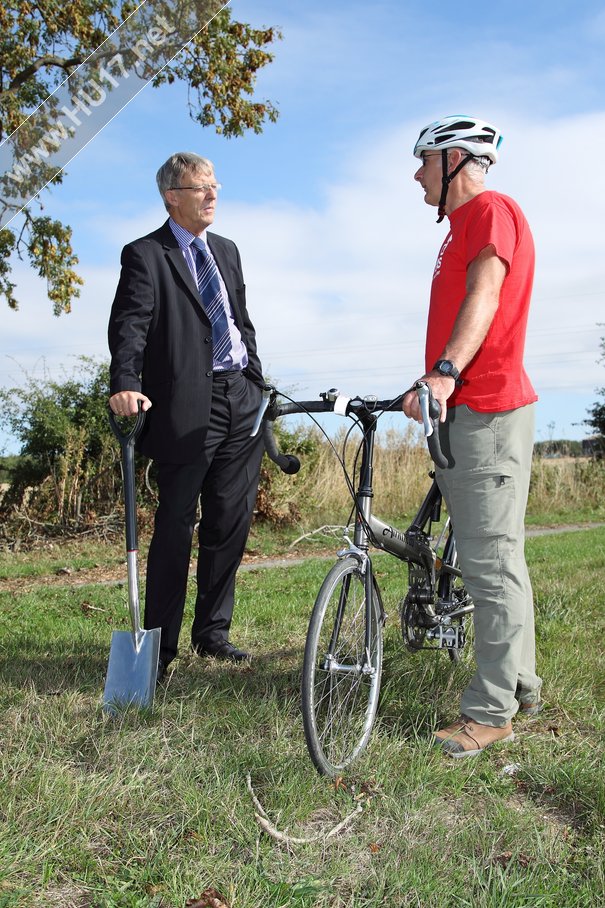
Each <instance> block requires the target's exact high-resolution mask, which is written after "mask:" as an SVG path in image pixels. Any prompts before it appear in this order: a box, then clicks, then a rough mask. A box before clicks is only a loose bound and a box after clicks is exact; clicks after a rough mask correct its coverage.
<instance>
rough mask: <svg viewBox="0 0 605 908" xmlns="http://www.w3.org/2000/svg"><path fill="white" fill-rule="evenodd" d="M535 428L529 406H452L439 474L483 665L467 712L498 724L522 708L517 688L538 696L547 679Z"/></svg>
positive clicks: (465, 704)
mask: <svg viewBox="0 0 605 908" xmlns="http://www.w3.org/2000/svg"><path fill="white" fill-rule="evenodd" d="M533 428H534V408H533V405H531V404H530V405H529V406H525V407H519V408H518V409H516V410H508V411H506V412H503V413H479V412H477V411H474V410H471V409H470V408H469V407H467V406H465V405H461V406H457V407H452V408H450V409H449V410H448V414H447V420H446V423H445V424H444V426H443V427H442V430H441V440H442V445H443V450H444V453H445V454H446V456H447V457H448V459H449V461H450V467H449V468H448V469H445V470H441V469H439V470H437V472H436V476H437V482H438V484H439V488H440V489H441V491H442V493H443V496H444V498H445V501H446V504H447V508H448V512H449V514H450V517H451V519H452V525H453V528H454V533H455V535H456V544H457V548H458V559H459V562H460V570H461V572H462V577H463V580H464V583H465V586H466V588H467V590H468V592H469V593H470V595H471V596H472V598H473V601H474V604H475V611H474V614H473V620H474V626H475V659H476V663H477V670H476V672H475V674H474V676H473V677H472V679H471V681H470V684H469V685H468V687H467V688H466V690H465V692H464V694H463V697H462V705H461V712H462V713H463V714H464V715H467V716H469V717H470V718H471V719H474V721H475V722H482V723H484V724H486V725H494V726H498V727H501V726H503V725H505V724H506V723H507V722H508V721H509V720H510V718H511V717H512V716H513V715H514V714H515V713H516V712H517V709H518V703H517V700H516V699H515V695H516V694H517V696H519V695H523V694H529V693H535V694H539V692H540V688H541V685H542V682H541V680H540V678H539V677H538V676H537V675H536V655H535V634H534V604H533V595H532V588H531V583H530V579H529V574H528V571H527V565H526V563H525V528H524V527H525V508H526V505H527V496H528V492H529V480H530V474H531V458H532V452H533Z"/></svg>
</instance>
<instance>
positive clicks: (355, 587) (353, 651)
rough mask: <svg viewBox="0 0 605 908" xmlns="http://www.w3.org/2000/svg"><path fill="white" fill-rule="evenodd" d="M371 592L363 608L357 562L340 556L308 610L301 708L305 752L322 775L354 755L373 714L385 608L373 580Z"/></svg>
mask: <svg viewBox="0 0 605 908" xmlns="http://www.w3.org/2000/svg"><path fill="white" fill-rule="evenodd" d="M367 569H368V570H370V566H369V565H368V568H367ZM372 591H373V592H372V602H371V607H370V609H369V610H367V609H366V594H365V578H364V575H363V574H362V573H361V570H360V565H359V562H358V560H357V559H356V558H345V559H343V560H342V561H339V562H338V563H337V564H335V565H334V567H333V568H332V569H331V570H330V572H329V574H328V575H327V577H326V579H325V580H324V582H323V584H322V587H321V589H320V591H319V594H318V596H317V600H316V602H315V606H314V608H313V613H312V615H311V621H310V623H309V630H308V633H307V642H306V645H305V657H304V663H303V676H302V713H303V722H304V729H305V738H306V741H307V747H308V749H309V754H310V755H311V759H312V760H313V763H314V764H315V766H316V767H317V769H318V770H319V772H320V773H322V774H324V775H330V776H335V775H338V774H339V773H341V772H342V771H343V770H345V769H346V768H347V767H348V766H350V764H351V763H353V762H354V760H356V759H357V757H358V756H359V755H360V754H361V752H362V751H363V750H364V748H365V747H366V745H367V743H368V741H369V738H370V735H371V733H372V727H373V725H374V719H375V718H376V710H377V708H378V695H379V693H380V679H381V674H382V626H383V614H384V613H383V610H382V604H381V601H380V591H379V589H378V586H377V584H376V581H375V580H374V579H373V583H372ZM367 617H369V621H370V627H369V634H368V635H366V619H367ZM368 644H369V645H368Z"/></svg>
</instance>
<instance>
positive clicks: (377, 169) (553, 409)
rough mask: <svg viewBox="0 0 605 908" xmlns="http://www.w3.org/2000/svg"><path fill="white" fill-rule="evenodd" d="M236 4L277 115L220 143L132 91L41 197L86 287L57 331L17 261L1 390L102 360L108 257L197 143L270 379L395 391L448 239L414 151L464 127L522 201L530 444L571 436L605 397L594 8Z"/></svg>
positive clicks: (5, 322) (1, 320)
mask: <svg viewBox="0 0 605 908" xmlns="http://www.w3.org/2000/svg"><path fill="white" fill-rule="evenodd" d="M232 9H233V14H234V16H235V17H236V18H239V19H242V20H243V21H248V22H251V23H252V24H254V25H259V26H260V25H275V26H278V27H279V28H281V30H282V32H283V40H282V41H281V42H279V43H278V44H277V45H276V47H275V53H276V60H275V62H274V63H273V64H272V65H271V66H270V67H268V68H267V69H266V71H265V72H263V73H262V74H261V77H260V79H259V81H258V86H257V92H256V94H257V96H258V97H261V98H270V99H271V100H272V101H274V102H275V103H277V105H278V107H279V110H280V114H281V115H280V118H279V120H278V122H277V123H276V124H274V125H268V126H267V127H266V129H265V132H264V133H263V134H262V135H260V136H254V135H251V136H247V137H245V138H244V139H233V140H229V141H227V140H225V139H223V138H221V137H218V136H216V135H215V134H214V133H213V132H212V131H211V130H203V129H201V128H200V127H198V126H196V125H195V124H194V123H193V122H192V121H190V120H189V118H188V114H187V110H186V93H185V90H184V89H183V87H182V86H172V87H166V88H163V89H161V90H158V91H154V90H152V89H150V88H147V89H145V90H144V91H143V92H141V93H140V94H139V95H138V96H137V97H136V98H135V99H134V100H133V101H132V102H131V103H130V104H129V105H128V107H127V108H126V109H125V110H123V111H122V112H121V114H119V116H117V117H116V118H115V120H114V121H112V122H111V123H110V124H109V125H108V126H107V127H106V128H105V129H104V130H103V131H102V132H101V133H100V134H99V135H98V136H97V137H96V138H95V139H94V140H93V141H92V142H91V143H90V144H89V145H88V146H87V147H86V148H85V149H83V151H82V152H80V154H79V155H78V157H77V158H75V159H74V160H73V161H72V162H71V163H70V164H69V166H68V168H67V177H66V179H65V182H64V185H63V186H62V187H60V188H59V189H57V190H56V191H55V192H53V194H52V195H49V194H45V197H44V202H45V210H46V213H48V214H51V215H53V216H56V217H59V218H61V219H63V220H64V221H66V222H68V223H70V224H71V225H72V227H73V230H74V245H75V248H76V250H77V252H78V254H79V256H80V271H81V273H82V275H83V276H84V278H85V279H86V286H85V288H84V289H83V292H82V297H81V299H80V300H79V301H77V302H76V303H75V305H74V311H73V312H72V314H71V315H69V316H62V317H60V318H58V319H57V318H55V317H53V316H52V313H51V305H50V303H49V302H48V301H47V300H46V298H45V293H44V285H43V284H42V283H41V282H40V281H38V280H36V279H35V278H34V276H33V275H32V274H31V273H30V272H29V271H28V270H27V268H25V267H24V266H18V267H17V268H16V276H17V284H18V289H17V297H18V298H19V300H20V302H21V309H20V311H19V312H18V313H13V312H11V311H9V310H8V308H4V309H0V325H1V335H0V384H2V385H13V384H16V383H20V382H21V381H22V379H23V375H24V374H25V373H28V374H34V375H41V374H43V372H44V370H46V371H47V372H50V373H51V374H52V375H53V376H54V377H59V376H60V374H61V371H62V370H63V369H68V370H69V369H70V368H71V366H72V364H73V362H74V359H73V358H74V356H77V355H78V354H81V353H83V354H87V355H98V356H103V355H106V354H107V350H106V340H105V338H106V325H107V317H108V314H109V308H110V305H111V301H112V298H113V293H114V290H115V285H116V282H117V278H118V272H119V256H120V250H121V248H122V246H123V245H124V243H126V242H128V241H129V240H131V239H134V238H135V237H136V236H141V235H142V234H144V233H147V232H148V231H150V230H152V229H154V228H155V227H156V226H159V224H160V223H161V222H162V221H163V219H164V209H163V206H162V203H161V201H160V199H159V196H158V195H157V192H156V189H155V180H154V177H155V172H156V170H157V168H158V166H159V165H160V164H161V163H162V162H163V161H164V160H165V159H166V158H167V157H168V156H169V154H171V153H172V152H173V151H176V150H193V151H197V152H198V153H200V154H203V155H205V156H207V157H209V158H211V159H212V160H214V162H215V164H216V171H217V175H218V177H219V179H220V181H221V182H222V183H223V185H224V190H223V192H222V194H221V198H220V202H219V211H218V215H217V219H216V222H215V229H216V230H217V232H219V233H223V234H225V235H226V236H230V237H232V238H233V239H234V240H235V241H236V242H237V244H238V246H239V247H240V250H241V253H242V258H243V262H244V269H245V274H246V283H247V288H248V302H249V308H250V312H251V315H252V318H253V320H254V322H255V324H256V327H257V333H258V339H259V351H260V353H261V356H262V358H263V362H264V364H265V367H266V370H267V371H268V372H269V373H270V374H271V376H272V377H273V378H274V380H277V381H278V382H279V383H281V384H282V385H284V386H289V387H292V386H296V388H297V389H298V391H299V392H300V394H301V395H304V396H310V397H313V396H315V395H316V394H317V393H318V392H319V391H321V390H324V389H326V388H328V387H333V386H338V387H339V388H340V389H341V390H342V391H343V392H346V393H348V394H355V393H362V394H365V393H377V394H379V395H380V396H390V395H391V394H392V395H394V394H396V393H398V392H399V391H400V390H402V389H403V388H405V387H408V386H409V384H410V383H411V382H412V381H413V380H414V379H415V378H416V377H417V375H418V374H420V373H421V371H422V362H423V344H424V328H425V320H426V309H427V301H428V293H429V288H430V278H431V274H432V269H433V264H434V260H435V256H436V254H437V251H438V249H439V247H440V245H441V242H442V240H443V237H444V235H445V232H446V229H447V228H446V224H445V223H444V224H442V225H437V224H436V223H435V219H436V218H435V212H434V210H433V209H431V208H428V207H427V206H425V205H424V203H423V201H422V193H421V190H420V189H419V187H418V186H417V185H416V184H414V182H413V179H412V176H413V173H414V171H415V169H416V167H415V159H414V158H413V157H412V154H411V150H412V148H413V145H414V142H415V140H416V137H417V135H418V132H419V130H420V128H421V127H422V126H424V125H426V124H427V123H428V122H430V121H432V120H434V119H436V118H438V117H441V116H445V115H448V114H452V113H467V114H475V115H477V116H480V117H483V118H485V119H488V120H491V121H493V122H494V123H496V124H497V125H498V126H499V127H500V128H501V130H502V132H503V134H504V137H505V139H504V144H503V146H502V156H501V161H500V162H499V163H498V165H497V166H496V167H495V168H493V169H492V171H491V172H490V174H489V176H488V186H489V187H490V188H494V189H498V190H500V191H503V192H506V193H508V194H510V195H512V196H514V197H515V198H516V199H517V201H519V203H520V204H521V205H522V207H523V208H524V210H525V212H526V214H527V217H528V219H529V221H530V224H531V226H532V230H533V233H534V238H535V241H536V248H537V270H536V281H535V290H534V300H533V306H532V313H531V317H530V323H529V330H528V340H527V348H526V367H527V370H528V372H529V374H530V377H531V378H532V380H533V382H534V385H535V387H536V390H537V391H538V394H539V395H540V401H539V404H538V408H537V429H538V436H537V437H538V438H542V439H544V438H548V437H550V436H554V437H561V436H565V437H571V438H578V437H582V436H583V435H584V434H585V430H584V428H583V427H582V426H580V425H577V424H578V423H580V422H581V421H582V419H584V417H585V415H586V409H587V408H588V407H589V406H590V405H591V404H592V403H593V402H594V401H595V400H596V393H595V388H597V387H600V386H602V385H605V371H604V366H603V364H599V362H598V359H599V338H600V337H601V336H602V335H603V334H605V328H599V326H598V323H602V322H605V305H604V303H605V256H604V254H603V253H604V250H603V236H604V230H603V225H602V215H601V211H602V208H603V203H604V200H605V168H603V166H602V161H601V158H602V152H601V148H602V147H603V146H604V145H605V91H604V88H605V85H604V82H605V79H604V76H603V65H602V60H603V55H604V52H605V9H604V8H603V6H602V4H600V3H593V2H581V0H580V2H576V3H575V4H573V8H572V4H570V3H569V2H565V3H563V2H549V3H546V2H533V3H531V4H527V3H521V2H516V0H513V2H508V3H507V4H505V5H504V4H502V5H492V6H489V5H487V4H486V5H484V6H480V7H478V6H477V5H476V4H472V5H466V6H465V5H457V6H455V7H453V6H452V5H450V4H446V3H442V2H433V3H431V4H426V3H416V2H407V3H401V2H397V0H383V2H376V3H372V4H367V3H363V4H362V3H356V2H333V3H332V4H330V5H329V6H325V5H324V4H322V3H319V2H317V0H309V2H307V3H306V4H304V5H303V4H294V3H283V2H281V3H280V2H277V0H263V2H255V0H251V2H234V3H232ZM4 446H5V449H6V450H10V449H11V448H13V447H14V443H13V442H12V441H11V440H10V439H8V440H5V445H4ZM1 447H2V443H1V442H0V448H1Z"/></svg>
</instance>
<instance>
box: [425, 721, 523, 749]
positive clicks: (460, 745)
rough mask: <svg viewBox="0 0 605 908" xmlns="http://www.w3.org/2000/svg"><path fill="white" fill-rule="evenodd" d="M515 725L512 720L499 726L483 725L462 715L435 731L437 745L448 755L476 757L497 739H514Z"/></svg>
mask: <svg viewBox="0 0 605 908" xmlns="http://www.w3.org/2000/svg"><path fill="white" fill-rule="evenodd" d="M514 738H515V736H514V734H513V727H512V725H511V723H510V722H507V723H506V725H502V726H501V727H499V728H497V727H495V726H494V725H482V724H481V723H480V722H475V721H474V720H473V719H469V717H468V716H460V718H459V719H456V721H455V722H453V723H452V725H448V727H447V728H442V729H441V731H438V732H436V733H435V742H434V743H435V745H436V746H438V747H441V749H442V750H443V752H444V753H446V754H447V755H448V757H454V759H460V758H461V757H476V756H477V754H480V753H481V751H482V750H485V748H486V747H489V745H490V744H495V743H496V742H497V741H503V742H504V741H513V740H514Z"/></svg>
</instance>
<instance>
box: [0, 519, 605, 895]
mask: <svg viewBox="0 0 605 908" xmlns="http://www.w3.org/2000/svg"><path fill="white" fill-rule="evenodd" d="M527 549H528V559H529V563H530V570H531V574H532V579H533V582H534V587H535V595H536V609H537V620H538V630H537V634H538V651H539V668H540V671H541V674H542V675H543V677H544V681H545V687H544V697H545V701H546V708H545V710H544V711H543V712H542V713H541V714H540V715H539V716H538V717H536V718H534V719H518V720H516V721H515V731H516V736H517V737H516V741H515V742H514V743H512V744H510V745H506V746H501V747H499V748H494V749H493V750H492V751H491V752H488V753H486V754H484V755H482V756H481V757H480V758H478V759H477V760H470V761H459V762H458V761H448V760H447V759H445V758H444V757H442V756H441V755H440V754H439V753H437V752H434V751H433V749H432V748H431V746H430V735H431V731H432V729H433V728H434V727H435V725H438V724H440V723H443V722H444V721H446V720H449V719H451V718H453V717H454V716H455V715H456V712H457V705H458V698H459V694H460V691H461V690H462V688H463V686H464V684H465V680H466V678H467V677H468V675H469V673H470V671H471V670H472V666H471V663H470V662H465V663H463V664H461V665H459V666H457V667H456V668H455V669H452V668H451V667H450V664H449V661H448V660H447V658H446V657H445V656H444V655H442V654H439V655H433V654H428V653H421V654H417V655H412V654H410V653H408V652H407V651H406V650H404V648H403V645H402V643H401V635H400V632H399V628H398V614H397V603H398V600H399V598H400V597H401V596H402V595H403V592H404V590H403V584H402V577H401V573H400V571H401V568H398V566H397V565H396V564H392V563H391V561H392V560H391V559H387V558H385V557H384V556H378V557H377V558H376V567H377V571H378V576H379V578H380V581H381V584H382V586H383V590H384V594H385V599H386V606H387V611H388V612H389V614H390V620H389V622H388V624H387V636H386V643H385V673H384V682H383V690H382V695H381V705H380V720H379V722H378V725H377V728H376V732H375V734H374V737H373V739H372V742H371V745H370V748H369V749H368V751H367V754H366V755H365V756H364V758H363V759H362V760H361V762H360V763H359V764H358V765H357V766H356V767H355V770H354V772H353V773H352V774H351V775H349V776H347V777H345V778H344V779H342V780H339V781H338V782H337V783H336V784H335V783H334V782H330V781H328V780H326V779H323V778H320V777H319V776H318V775H317V774H316V773H315V771H314V769H313V768H312V766H311V763H310V761H309V758H308V756H307V753H306V749H305V745H304V739H303V734H302V727H301V717H300V709H299V681H300V678H299V675H300V666H301V658H302V648H303V644H304V636H305V631H306V625H307V622H308V618H309V614H310V609H311V606H312V602H313V599H314V596H315V592H316V590H317V588H318V586H319V583H320V581H321V579H322V577H323V575H324V574H325V572H326V570H327V565H326V562H325V561H321V560H319V559H317V558H311V559H309V560H307V561H306V562H305V563H304V564H302V565H294V566H291V567H288V568H283V567H281V568H273V569H268V568H260V567H257V568H253V569H252V570H247V571H245V572H242V573H241V574H240V577H239V585H238V600H237V604H236V611H235V621H234V627H233V639H234V640H235V641H236V642H237V643H238V644H241V645H243V646H245V647H249V648H250V649H251V650H252V651H253V652H254V654H255V659H254V661H253V663H252V665H251V666H250V667H240V666H235V667H229V666H225V665H224V664H221V663H216V662H214V661H213V660H200V659H198V658H197V657H193V656H191V655H190V654H188V653H187V652H186V642H187V635H186V632H184V635H183V641H182V642H183V647H182V651H183V655H182V657H181V658H180V659H178V660H177V661H176V662H175V663H173V667H174V671H173V672H172V673H171V675H170V677H169V679H168V683H167V684H166V685H165V686H164V687H163V688H161V689H160V692H159V695H158V697H157V699H156V705H155V708H154V711H153V713H152V714H141V713H137V712H129V713H127V714H125V715H123V716H122V717H121V718H120V719H119V720H113V719H110V718H109V717H107V716H106V715H105V714H104V713H103V712H102V710H101V706H100V698H101V693H102V688H103V683H104V676H105V671H106V666H107V656H108V650H109V642H110V636H111V630H112V629H113V628H126V627H128V614H127V607H126V590H125V588H124V586H123V585H115V584H107V583H99V582H96V583H88V584H84V585H81V584H79V583H78V582H75V581H77V579H78V577H79V576H80V575H79V574H78V572H77V568H81V569H82V570H83V571H89V572H90V571H92V572H94V570H95V564H97V563H98V562H100V561H103V564H104V566H105V568H109V566H110V565H111V566H112V569H111V570H110V571H109V570H107V571H106V572H105V574H102V572H100V573H99V578H97V579H101V576H104V577H105V576H107V575H108V574H109V575H111V576H113V575H114V574H115V573H116V572H118V573H119V572H121V573H122V574H123V565H121V561H123V556H121V555H120V553H119V549H118V548H117V547H116V548H115V550H114V549H111V550H108V552H109V553H107V552H102V553H101V552H97V553H96V555H95V553H94V551H93V549H92V548H91V552H90V553H89V554H82V553H80V554H79V555H78V558H79V559H80V560H79V561H78V560H77V558H76V556H75V554H73V553H72V552H71V550H70V549H69V548H68V547H62V546H57V547H56V548H55V549H54V550H51V551H50V552H46V553H45V554H44V556H43V557H42V558H38V559H34V557H33V556H32V555H31V554H29V555H15V554H12V555H8V554H7V555H2V556H0V589H1V590H2V591H1V592H0V820H1V824H0V908H43V906H44V908H50V906H58V908H185V905H187V904H189V905H196V906H199V908H206V906H211V908H220V906H221V902H222V904H223V905H227V906H229V908H374V906H385V905H386V906H393V908H404V906H420V908H424V906H427V908H446V906H448V908H450V906H460V908H462V906H465V908H466V906H468V908H509V906H510V908H513V906H514V908H526V906H527V908H538V906H539V908H543V906H548V908H551V906H552V908H554V906H557V908H588V906H591V908H592V906H596V908H599V906H605V858H604V854H605V761H604V759H603V747H604V743H605V740H604V738H605V736H604V734H603V708H604V704H605V690H604V679H605V650H604V647H603V639H604V630H605V627H604V625H605V621H604V617H603V616H604V607H605V530H604V529H593V530H590V531H582V532H576V533H562V534H560V535H555V536H549V537H542V538H532V539H530V540H528V544H527ZM66 566H67V567H68V569H69V570H73V573H72V574H71V575H70V574H68V573H63V574H57V573H56V571H57V570H59V569H61V568H63V569H65V567H66ZM112 572H113V573H112ZM82 576H88V575H84V574H82ZM2 578H4V579H2ZM190 592H191V596H190V599H191V598H192V596H193V592H194V591H193V587H192V588H191V591H190ZM189 617H190V616H187V617H186V625H185V626H186V627H187V629H188V626H187V621H189ZM171 668H172V667H171ZM248 774H249V775H250V779H251V783H252V786H253V790H254V792H255V795H256V797H257V798H258V800H259V802H260V803H261V804H262V806H263V808H264V810H265V811H266V813H267V815H268V817H269V818H270V820H271V823H272V824H273V825H274V826H275V827H276V828H277V829H279V830H280V831H281V832H285V833H286V834H287V835H288V836H290V837H300V838H311V839H313V837H317V836H319V837H318V838H315V839H314V840H313V841H311V842H309V843H307V844H293V843H292V842H290V843H288V842H279V841H278V840H277V839H276V838H275V837H274V836H272V835H269V834H267V833H266V832H265V831H263V830H262V829H261V827H260V826H259V823H258V821H257V820H256V819H255V809H254V805H253V802H252V797H251V794H250V791H249V789H248V786H247V775H248ZM358 807H361V808H362V809H361V811H360V812H358V813H356V814H355V816H354V818H353V819H352V820H351V821H350V822H349V823H348V825H347V826H346V827H345V828H344V829H343V830H342V831H341V832H340V833H339V834H338V835H335V836H333V837H331V838H326V837H325V836H323V835H321V834H322V832H326V831H328V830H330V829H332V828H333V827H334V826H336V824H338V823H339V821H341V820H343V819H344V818H346V817H348V816H350V814H351V813H352V812H353V811H355V810H356V809H357V808H358ZM210 888H212V889H214V890H216V894H215V898H218V895H220V897H221V898H220V899H219V900H218V901H216V902H214V903H213V902H212V901H210V900H209V895H207V896H206V897H204V899H202V898H201V896H202V893H203V892H204V891H205V890H208V889H210Z"/></svg>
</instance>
